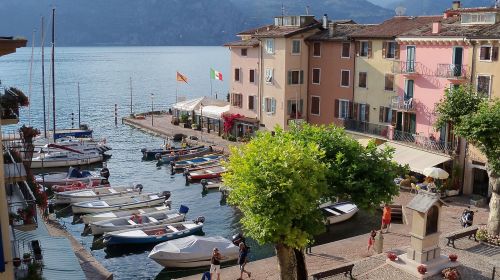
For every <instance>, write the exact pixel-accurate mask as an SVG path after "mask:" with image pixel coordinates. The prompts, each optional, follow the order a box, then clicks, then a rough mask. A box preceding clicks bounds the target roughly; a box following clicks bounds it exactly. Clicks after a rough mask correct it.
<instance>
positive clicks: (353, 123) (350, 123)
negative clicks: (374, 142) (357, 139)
mask: <svg viewBox="0 0 500 280" xmlns="http://www.w3.org/2000/svg"><path fill="white" fill-rule="evenodd" d="M344 128H345V129H346V130H350V131H356V132H360V133H365V134H372V135H377V136H380V137H383V138H386V139H389V127H388V126H386V125H380V124H374V123H369V122H362V121H358V120H351V119H346V120H344Z"/></svg>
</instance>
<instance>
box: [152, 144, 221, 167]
mask: <svg viewBox="0 0 500 280" xmlns="http://www.w3.org/2000/svg"><path fill="white" fill-rule="evenodd" d="M212 151H213V150H212V147H204V148H200V149H197V150H191V151H188V152H185V153H182V152H179V153H177V154H173V155H170V154H169V155H163V156H161V158H159V159H158V162H157V165H161V164H167V163H171V162H173V161H176V160H177V161H179V160H186V159H190V158H195V157H200V156H202V155H205V154H208V153H211V152H212Z"/></svg>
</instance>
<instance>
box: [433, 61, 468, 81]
mask: <svg viewBox="0 0 500 280" xmlns="http://www.w3.org/2000/svg"><path fill="white" fill-rule="evenodd" d="M468 72H469V69H468V67H467V66H465V65H462V64H438V67H437V70H436V76H438V77H442V78H447V79H466V78H467V75H468Z"/></svg>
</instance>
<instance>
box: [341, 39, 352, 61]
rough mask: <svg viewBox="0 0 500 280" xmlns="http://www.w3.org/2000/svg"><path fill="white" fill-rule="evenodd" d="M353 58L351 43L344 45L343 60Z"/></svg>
mask: <svg viewBox="0 0 500 280" xmlns="http://www.w3.org/2000/svg"><path fill="white" fill-rule="evenodd" d="M350 57H351V43H342V58H350Z"/></svg>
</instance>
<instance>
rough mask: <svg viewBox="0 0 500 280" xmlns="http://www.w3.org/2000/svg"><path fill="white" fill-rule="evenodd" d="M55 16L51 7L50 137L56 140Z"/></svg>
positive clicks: (54, 11)
mask: <svg viewBox="0 0 500 280" xmlns="http://www.w3.org/2000/svg"><path fill="white" fill-rule="evenodd" d="M55 16H56V9H55V8H52V130H53V131H52V138H53V140H54V143H55V142H56V79H55V70H54V56H55V55H54V52H55Z"/></svg>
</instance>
